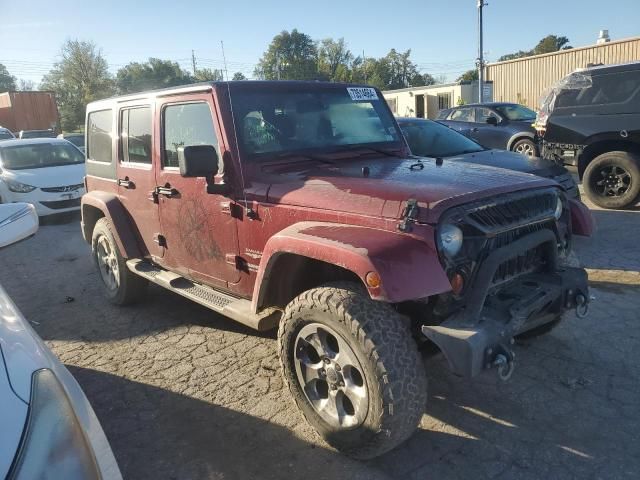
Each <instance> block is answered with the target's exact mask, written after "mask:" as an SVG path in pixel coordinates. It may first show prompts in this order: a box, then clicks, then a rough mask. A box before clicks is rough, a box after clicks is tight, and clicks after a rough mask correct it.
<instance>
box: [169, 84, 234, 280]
mask: <svg viewBox="0 0 640 480" xmlns="http://www.w3.org/2000/svg"><path fill="white" fill-rule="evenodd" d="M157 108H158V109H159V112H160V118H161V121H160V127H159V128H160V132H159V136H160V145H159V150H160V155H161V168H160V170H159V172H158V177H157V185H158V187H161V188H163V190H162V191H164V192H168V193H160V194H159V195H158V196H157V198H158V202H159V206H160V222H161V224H162V235H163V241H164V242H165V244H166V251H165V257H164V259H163V264H164V265H165V266H166V267H168V268H170V269H171V270H174V271H176V272H179V273H181V274H182V275H186V276H188V277H191V278H193V279H194V280H196V281H200V282H204V283H207V284H210V285H217V286H222V287H224V286H226V285H227V284H228V283H236V282H237V281H238V280H239V279H240V272H239V270H238V269H237V268H236V263H235V257H236V255H237V254H238V237H237V230H236V224H235V219H234V218H233V217H232V216H231V212H232V211H234V209H233V208H230V199H229V198H228V197H225V196H223V195H220V194H213V193H207V191H206V179H205V178H184V177H182V176H181V175H180V170H179V166H178V148H179V147H186V146H189V145H213V146H214V147H215V148H216V151H217V152H218V157H219V158H220V151H221V150H223V149H221V148H220V146H219V141H218V138H222V136H221V135H220V131H219V128H218V126H217V122H216V121H215V120H214V118H216V115H215V109H214V104H213V101H212V97H211V94H208V95H207V94H198V95H189V96H186V97H182V98H180V99H177V98H173V99H167V98H164V99H158V104H157ZM219 165H221V166H220V170H222V162H221V161H219Z"/></svg>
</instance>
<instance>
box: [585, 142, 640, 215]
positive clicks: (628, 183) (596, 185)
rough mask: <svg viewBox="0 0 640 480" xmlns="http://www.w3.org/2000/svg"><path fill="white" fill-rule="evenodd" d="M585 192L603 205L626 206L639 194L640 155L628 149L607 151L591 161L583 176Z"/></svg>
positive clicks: (612, 206) (594, 201) (633, 201)
mask: <svg viewBox="0 0 640 480" xmlns="http://www.w3.org/2000/svg"><path fill="white" fill-rule="evenodd" d="M582 185H583V187H584V191H585V193H586V194H587V196H588V197H589V200H591V201H592V202H593V203H595V204H596V205H598V206H600V207H603V208H625V207H628V206H630V205H632V204H633V203H635V201H636V199H637V198H638V194H640V158H639V157H638V156H637V155H635V154H633V153H629V152H618V151H616V152H607V153H603V154H602V155H598V156H597V157H596V158H594V159H593V160H591V162H590V163H589V165H587V168H586V169H585V171H584V176H583V178H582Z"/></svg>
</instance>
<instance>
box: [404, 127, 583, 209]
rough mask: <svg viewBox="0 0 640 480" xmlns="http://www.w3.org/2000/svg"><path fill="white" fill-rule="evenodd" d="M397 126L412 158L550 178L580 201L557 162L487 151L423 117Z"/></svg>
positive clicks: (572, 180) (578, 194)
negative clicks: (500, 169)
mask: <svg viewBox="0 0 640 480" xmlns="http://www.w3.org/2000/svg"><path fill="white" fill-rule="evenodd" d="M397 120H398V124H399V125H400V129H401V130H402V133H403V134H404V137H405V138H406V140H407V143H408V144H409V148H410V149H411V152H412V153H413V154H414V155H418V156H420V157H432V158H437V157H440V158H443V159H446V160H447V161H454V162H464V163H473V164H476V165H486V166H490V167H500V168H506V169H509V170H515V171H518V172H523V173H531V174H533V175H539V176H541V177H546V178H550V179H552V180H555V181H556V182H558V183H559V184H560V185H562V186H563V187H564V189H565V191H566V192H567V196H568V197H569V198H576V199H580V191H579V190H578V186H577V185H576V182H575V180H574V179H573V176H572V175H571V173H570V172H569V171H568V170H567V169H566V168H564V167H563V166H561V165H558V164H557V163H556V162H552V161H549V160H544V159H542V158H537V157H525V156H523V155H520V154H518V153H514V152H506V151H504V150H496V149H487V148H484V147H483V146H482V145H480V144H479V143H476V142H474V141H473V140H471V139H470V138H468V137H466V136H464V135H462V134H461V133H458V132H456V131H455V130H453V129H452V128H449V127H446V126H445V125H442V124H440V123H438V122H434V121H432V120H426V119H422V118H405V117H402V118H398V119H397Z"/></svg>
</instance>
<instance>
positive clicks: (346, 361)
mask: <svg viewBox="0 0 640 480" xmlns="http://www.w3.org/2000/svg"><path fill="white" fill-rule="evenodd" d="M278 348H279V353H280V364H281V367H282V372H283V375H284V378H285V381H286V383H287V385H288V387H289V390H290V391H291V394H292V396H293V398H294V400H295V402H296V404H297V405H298V408H300V410H301V411H302V413H303V414H304V416H305V417H306V419H307V421H308V422H309V423H310V424H311V425H312V426H313V427H314V428H315V429H316V430H317V431H318V433H320V435H321V436H322V437H323V438H324V439H325V440H326V441H327V443H329V444H330V445H332V446H333V447H335V448H336V449H338V450H340V451H342V452H343V453H345V454H347V455H350V456H352V457H355V458H361V459H366V458H373V457H375V456H378V455H380V454H382V453H384V452H387V451H389V450H391V449H393V448H394V447H396V446H398V445H399V444H400V443H402V442H403V441H405V440H406V439H407V438H408V437H409V436H410V435H411V434H412V433H413V432H414V430H415V429H416V426H417V425H418V424H419V422H420V419H421V418H422V415H423V413H424V408H425V404H426V397H427V380H426V376H425V371H424V365H423V363H422V358H421V356H420V354H419V353H418V349H417V346H416V344H415V342H414V340H413V339H412V337H411V333H410V331H409V329H408V326H407V324H406V322H405V318H404V317H403V316H401V315H400V314H399V313H398V312H396V311H395V310H394V309H393V307H392V306H391V305H389V304H386V303H382V302H375V301H373V300H371V298H369V295H368V294H367V292H366V291H364V290H363V289H362V288H361V287H360V286H359V285H357V284H353V283H337V284H331V285H327V286H324V287H319V288H314V289H311V290H307V291H306V292H303V293H302V294H300V295H299V296H298V297H296V298H295V299H294V300H293V301H292V302H291V303H289V305H287V307H286V309H285V312H284V315H283V318H282V320H281V322H280V327H279V329H278Z"/></svg>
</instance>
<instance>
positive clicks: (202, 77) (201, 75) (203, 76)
mask: <svg viewBox="0 0 640 480" xmlns="http://www.w3.org/2000/svg"><path fill="white" fill-rule="evenodd" d="M193 79H194V80H195V81H196V82H221V81H223V80H224V72H223V71H222V70H217V69H213V70H212V69H210V68H198V69H196V74H195V76H194V77H193Z"/></svg>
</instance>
